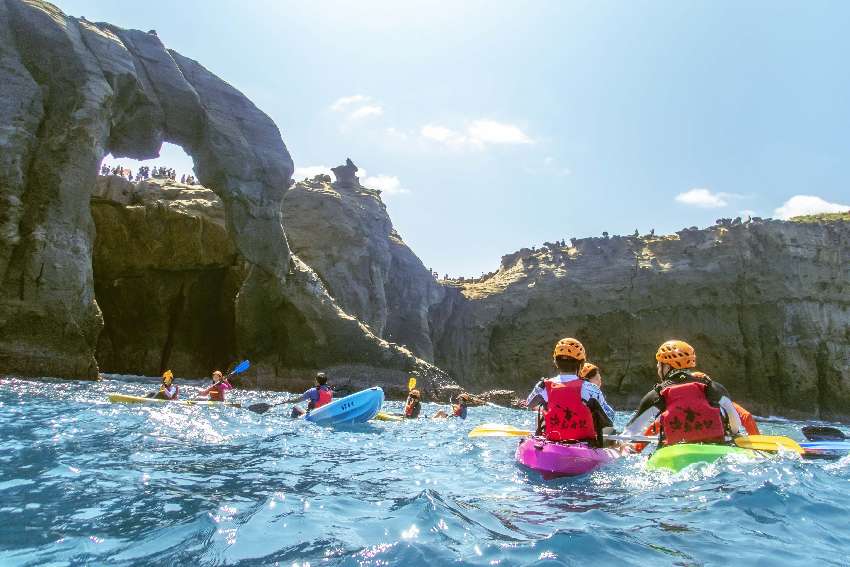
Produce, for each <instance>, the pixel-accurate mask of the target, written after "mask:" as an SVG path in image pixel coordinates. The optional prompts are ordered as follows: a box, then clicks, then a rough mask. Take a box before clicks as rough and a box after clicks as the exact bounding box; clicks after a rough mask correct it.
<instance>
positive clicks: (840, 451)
mask: <svg viewBox="0 0 850 567" xmlns="http://www.w3.org/2000/svg"><path fill="white" fill-rule="evenodd" d="M800 447H802V448H803V451H805V453H803V457H804V458H807V459H839V458H841V457H843V456H844V455H847V454H850V441H811V442H809V443H800Z"/></svg>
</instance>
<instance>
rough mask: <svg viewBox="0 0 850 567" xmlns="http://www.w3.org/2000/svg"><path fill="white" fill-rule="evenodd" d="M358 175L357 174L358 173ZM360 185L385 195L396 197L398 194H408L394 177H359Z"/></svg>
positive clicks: (381, 175)
mask: <svg viewBox="0 0 850 567" xmlns="http://www.w3.org/2000/svg"><path fill="white" fill-rule="evenodd" d="M358 173H359V172H358ZM360 184H361V185H363V186H364V187H370V188H372V189H378V190H380V191H382V192H383V193H384V194H385V195H398V194H400V193H409V192H410V191H408V190H407V189H404V188H402V186H401V181H399V178H398V177H396V176H395V175H383V174H380V175H375V176H374V177H361V178H360Z"/></svg>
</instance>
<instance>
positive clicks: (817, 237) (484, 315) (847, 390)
mask: <svg viewBox="0 0 850 567" xmlns="http://www.w3.org/2000/svg"><path fill="white" fill-rule="evenodd" d="M848 276H850V223H848V222H833V223H793V222H781V221H767V222H751V223H735V224H731V223H724V225H723V226H715V227H711V228H709V229H705V230H696V229H688V230H683V231H681V232H679V233H678V234H676V235H671V236H665V237H655V236H645V237H612V238H607V237H606V238H586V239H581V240H575V241H573V243H572V245H571V246H559V245H554V244H552V245H549V246H547V247H544V248H543V249H539V250H535V251H532V250H528V249H526V250H522V251H520V252H518V253H515V254H511V255H508V256H505V257H504V258H503V260H502V265H501V268H500V269H499V270H498V272H497V273H496V274H495V275H493V276H491V277H490V278H488V279H486V281H481V282H478V283H472V284H460V283H458V284H456V285H455V287H456V288H457V290H458V292H459V293H460V294H461V296H462V297H461V298H458V297H452V296H448V299H449V300H451V301H452V305H451V307H450V308H448V309H447V312H448V316H447V317H448V322H447V323H446V324H445V325H444V326H443V327H442V328H441V330H440V331H439V333H438V335H437V336H435V345H436V356H435V360H436V363H437V364H438V365H439V366H441V367H443V368H446V369H447V370H448V371H449V372H451V373H452V374H453V375H455V376H462V377H463V379H464V382H463V383H464V384H466V385H470V386H473V387H478V388H480V389H484V388H491V387H494V386H503V387H509V388H513V389H516V390H517V391H518V392H520V395H524V392H525V391H527V390H528V389H529V388H530V386H531V384H533V382H534V381H535V380H537V379H539V378H540V377H541V376H543V375H548V374H550V373H551V372H552V369H551V363H550V357H551V349H552V346H553V345H554V343H555V342H556V341H557V340H558V339H559V338H561V337H564V336H575V337H579V338H580V339H581V340H582V341H583V342H584V344H585V345H586V347H587V348H588V352H589V356H590V358H591V360H592V361H594V362H596V363H597V364H598V365H599V366H600V367H601V369H602V373H603V376H604V384H605V390H606V392H608V393H609V395H610V396H611V397H612V398H613V399H615V400H617V401H618V402H619V403H620V404H621V406H623V407H632V405H633V404H634V403H635V402H636V400H637V398H638V397H639V396H640V395H642V394H643V393H645V391H646V390H648V389H649V388H650V387H651V386H652V384H653V383H654V372H655V363H654V353H655V349H656V347H657V345H658V344H660V343H661V342H662V341H664V340H666V339H669V338H673V337H678V338H683V339H685V340H687V341H689V342H691V343H692V344H693V345H694V346H695V347H696V349H697V352H698V363H699V366H700V368H701V369H703V370H704V371H706V372H708V373H709V374H711V375H712V376H714V377H715V378H716V379H717V380H719V381H721V382H723V384H724V385H726V386H727V387H728V388H729V390H730V391H731V392H732V393H733V395H734V396H735V397H736V398H737V399H738V400H740V401H741V402H744V403H746V404H749V405H750V406H752V408H753V409H754V410H756V411H759V412H761V413H765V414H766V413H777V414H784V415H789V414H792V415H793V414H795V413H796V414H799V415H802V416H806V417H811V416H813V415H815V416H821V417H827V418H829V417H844V418H846V417H848V416H850V364H848V361H850V277H848Z"/></svg>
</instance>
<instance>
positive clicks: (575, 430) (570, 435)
mask: <svg viewBox="0 0 850 567" xmlns="http://www.w3.org/2000/svg"><path fill="white" fill-rule="evenodd" d="M545 383H546V395H547V397H548V398H549V401H548V403H547V409H546V414H545V416H544V417H545V420H546V439H548V440H550V441H587V440H590V439H594V440H595V439H596V429H595V428H594V427H593V414H591V413H590V409H589V408H588V407H587V405H586V404H585V403H584V401H583V400H582V399H581V387H582V384H583V383H584V381H583V380H578V379H576V380H572V381H570V382H567V383H559V382H553V381H551V380H546V382H545Z"/></svg>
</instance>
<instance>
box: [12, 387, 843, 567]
mask: <svg viewBox="0 0 850 567" xmlns="http://www.w3.org/2000/svg"><path fill="white" fill-rule="evenodd" d="M153 384H154V383H153V382H152V381H147V382H143V381H141V380H136V381H132V380H129V379H128V380H118V379H116V380H106V381H103V382H100V383H82V382H80V383H77V382H56V381H43V382H36V381H20V380H15V379H4V380H2V383H0V496H2V501H0V564H2V565H99V564H107V563H108V564H110V565H145V564H150V565H236V564H239V565H274V564H281V565H296V564H297V565H307V564H309V565H357V566H366V565H445V564H449V563H455V564H470V565H587V564H616V565H649V564H652V565H700V564H707V565H728V564H733V563H734V564H747V565H776V564H780V565H794V564H800V565H803V564H805V565H811V564H813V563H815V562H820V563H823V564H830V565H847V564H848V562H850V535H848V531H847V525H848V511H850V459H843V460H840V461H832V462H828V461H803V462H801V461H795V460H781V461H764V462H757V463H749V464H740V463H738V464H723V465H718V466H712V467H708V468H705V469H703V470H701V471H686V472H684V473H681V474H679V475H668V474H659V473H657V472H655V473H648V472H645V471H644V470H643V466H642V465H643V460H642V459H641V458H640V457H634V458H627V459H622V460H620V461H618V462H616V463H614V464H612V465H610V466H608V467H607V468H604V469H602V470H600V471H597V472H596V473H593V474H591V475H588V476H585V477H579V478H574V479H567V480H557V481H550V482H543V481H542V480H541V479H540V478H539V477H538V476H537V475H535V474H533V473H529V472H526V471H524V470H523V469H521V468H519V467H518V466H516V465H515V464H514V460H513V451H514V448H515V446H516V441H515V440H511V439H468V438H467V436H466V434H467V433H468V431H469V430H470V429H472V428H473V427H474V426H475V425H478V424H480V423H483V422H501V423H509V424H513V425H516V426H528V427H530V426H531V423H532V414H531V413H529V412H522V411H517V410H511V409H505V408H495V407H484V408H471V409H470V414H469V415H470V417H469V419H467V420H466V422H461V421H459V420H448V421H446V420H442V421H440V420H434V421H432V420H419V421H408V422H404V423H390V422H377V423H375V424H374V425H366V426H361V427H353V428H347V429H344V430H336V431H335V430H333V429H325V428H321V427H318V426H315V425H312V424H309V423H306V422H303V421H295V420H290V419H288V418H287V417H286V416H287V413H288V407H287V406H284V407H279V408H275V409H273V410H271V411H270V412H269V413H268V414H266V415H263V416H260V415H256V414H253V413H251V412H249V411H246V410H244V409H237V408H203V407H190V406H178V405H169V406H165V407H160V406H156V407H148V406H145V407H142V406H125V405H119V404H109V403H106V401H105V400H106V396H105V395H106V392H109V391H122V392H125V393H143V392H145V391H148V390H150V389H152V388H153ZM285 396H286V395H285V394H271V393H268V394H264V393H259V392H238V393H237V394H236V395H235V396H233V398H234V399H237V400H239V401H243V402H245V403H254V402H258V401H274V400H276V399H284V398H285ZM387 406H388V407H389V408H390V409H400V407H401V405H400V403H398V402H393V403H389V404H387ZM437 407H438V406H436V405H433V404H426V405H425V408H423V413H428V414H431V413H433V412H434V411H435V410H436V409H437ZM385 409H386V407H385ZM627 417H628V416H627V414H625V413H622V414H620V415H619V416H618V418H619V421H620V422H621V423H622V422H623V421H624V420H625V419H626V418H627ZM800 425H801V423H795V422H783V423H767V424H765V425H764V427H763V429H764V430H766V431H765V432H768V433H781V434H789V435H791V436H792V437H795V438H797V439H802V437H801V436H800V435H799V432H798V431H799V426H800Z"/></svg>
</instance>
